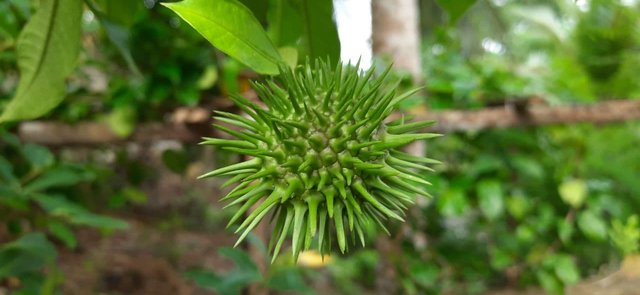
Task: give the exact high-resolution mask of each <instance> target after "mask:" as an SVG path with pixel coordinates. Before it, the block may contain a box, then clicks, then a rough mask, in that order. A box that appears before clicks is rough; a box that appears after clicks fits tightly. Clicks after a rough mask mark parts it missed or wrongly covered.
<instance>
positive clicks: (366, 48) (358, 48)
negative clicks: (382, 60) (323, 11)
mask: <svg viewBox="0 0 640 295" xmlns="http://www.w3.org/2000/svg"><path fill="white" fill-rule="evenodd" d="M333 5H334V6H335V12H336V23H337V24H338V35H339V36H340V46H341V49H340V59H341V60H342V61H343V62H345V63H346V62H350V63H353V64H355V63H356V62H357V61H358V58H360V57H362V60H361V61H360V67H361V68H362V69H368V68H369V67H371V62H372V50H371V1H370V0H334V1H333Z"/></svg>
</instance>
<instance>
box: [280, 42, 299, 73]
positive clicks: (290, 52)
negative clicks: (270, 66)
mask: <svg viewBox="0 0 640 295" xmlns="http://www.w3.org/2000/svg"><path fill="white" fill-rule="evenodd" d="M278 52H280V56H282V59H283V60H284V62H285V63H286V64H287V65H288V66H289V67H290V68H292V69H294V68H295V67H296V65H297V64H298V50H296V49H295V48H294V47H280V48H278Z"/></svg>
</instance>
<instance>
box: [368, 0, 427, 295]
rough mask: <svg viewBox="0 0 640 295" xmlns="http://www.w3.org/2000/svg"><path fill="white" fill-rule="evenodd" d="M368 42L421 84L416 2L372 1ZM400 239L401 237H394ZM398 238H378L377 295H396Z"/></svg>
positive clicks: (421, 149) (419, 148)
mask: <svg viewBox="0 0 640 295" xmlns="http://www.w3.org/2000/svg"><path fill="white" fill-rule="evenodd" d="M371 14H372V22H373V23H372V39H373V44H372V45H373V46H372V47H373V54H374V56H378V57H382V58H387V59H389V60H390V61H391V62H393V65H394V68H395V69H396V70H400V71H405V72H408V73H409V74H410V75H411V77H412V80H413V82H414V83H415V84H419V83H421V82H422V63H421V62H420V31H419V26H420V24H419V18H418V2H417V0H372V2H371ZM410 150H412V153H419V154H422V153H423V152H424V145H423V144H422V143H417V144H413V145H411V147H410ZM396 235H401V233H396ZM401 242H402V237H401V236H396V237H395V238H393V239H391V238H389V237H380V238H379V239H377V241H376V248H377V250H378V253H380V264H379V265H378V267H379V269H378V274H379V277H378V278H377V280H376V293H377V294H398V292H399V284H398V278H397V272H396V266H395V265H394V264H395V263H394V261H393V260H394V259H393V257H395V256H397V255H398V254H399V252H400V251H401V247H400V243H401Z"/></svg>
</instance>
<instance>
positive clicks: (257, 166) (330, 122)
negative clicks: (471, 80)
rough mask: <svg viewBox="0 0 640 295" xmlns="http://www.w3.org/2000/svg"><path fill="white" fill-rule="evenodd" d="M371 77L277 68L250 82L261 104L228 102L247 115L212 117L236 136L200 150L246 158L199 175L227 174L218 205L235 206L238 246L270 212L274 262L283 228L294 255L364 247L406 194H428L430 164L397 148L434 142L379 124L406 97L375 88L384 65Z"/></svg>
mask: <svg viewBox="0 0 640 295" xmlns="http://www.w3.org/2000/svg"><path fill="white" fill-rule="evenodd" d="M374 72H375V69H373V68H372V69H370V70H368V71H367V72H365V73H362V72H361V71H360V70H358V69H357V67H349V66H343V65H342V64H338V65H337V66H336V67H335V68H334V67H331V66H330V65H329V64H328V63H326V62H322V61H317V62H316V63H315V65H314V66H311V65H310V64H309V63H307V64H306V65H305V66H302V67H299V68H298V69H296V70H291V69H289V68H286V67H282V68H281V69H280V75H279V76H278V77H276V78H275V79H271V80H267V81H265V82H262V83H253V84H252V86H253V88H254V89H255V91H256V92H257V94H258V97H259V98H260V99H261V100H262V102H264V104H265V105H266V108H263V107H260V106H258V105H257V104H255V103H253V102H250V101H249V100H247V99H245V98H243V97H241V96H232V100H233V101H234V102H235V104H236V105H237V106H238V107H239V108H240V109H241V110H242V111H243V112H244V113H246V114H247V116H246V117H243V116H240V115H237V114H232V113H227V112H216V113H217V116H216V117H215V118H216V119H217V120H218V121H219V122H224V123H226V125H227V126H229V125H233V126H235V127H239V129H238V128H229V127H226V126H222V125H215V126H216V127H217V128H218V129H220V130H222V131H224V132H226V133H228V134H230V135H232V136H234V137H236V138H237V139H218V138H205V141H204V142H203V144H212V145H215V146H218V147H220V148H222V149H225V150H229V151H233V152H237V153H240V154H244V155H248V156H251V157H250V159H249V160H247V161H245V162H241V163H237V164H233V165H230V166H227V167H223V168H220V169H217V170H214V171H211V172H209V173H206V174H205V175H203V176H202V177H210V176H220V175H223V176H231V179H230V180H229V181H227V183H225V185H230V184H234V183H238V184H237V186H236V187H235V188H233V189H232V190H231V191H230V192H229V193H228V194H227V195H226V196H225V197H224V198H223V200H226V201H231V202H230V203H229V204H228V205H227V206H234V205H240V208H239V209H238V210H237V211H236V213H235V215H234V216H233V217H232V218H231V220H230V221H229V225H234V224H237V223H240V224H239V226H238V228H237V231H236V232H237V233H239V232H241V235H240V238H239V239H238V243H240V242H241V241H242V240H243V239H244V238H245V237H246V236H247V234H248V233H249V232H250V231H251V230H252V229H254V228H255V227H256V225H258V223H259V222H260V221H261V220H262V219H264V218H265V216H267V215H268V214H269V213H271V220H272V221H275V227H274V230H273V232H272V236H271V241H270V243H269V248H270V251H272V254H273V255H272V257H273V258H274V259H275V258H276V257H277V255H278V253H279V252H280V249H281V247H282V244H283V242H284V240H285V238H286V236H287V235H288V233H289V232H292V240H291V248H292V252H293V256H294V258H295V259H297V256H298V254H299V252H300V251H301V250H304V249H309V248H310V247H311V246H312V245H317V248H318V249H319V251H320V252H321V253H322V254H323V255H324V254H325V253H328V252H329V251H330V250H331V245H332V243H333V242H332V240H337V244H338V247H339V248H340V250H341V251H342V252H344V251H345V250H346V249H347V246H348V243H347V242H348V237H351V242H352V243H353V242H354V241H355V239H356V236H357V237H358V238H359V240H360V242H361V243H362V245H363V246H364V243H365V238H364V232H365V227H366V226H367V225H368V224H372V223H373V224H377V225H378V226H379V227H380V228H382V229H383V230H384V231H387V229H386V227H385V225H384V223H385V221H386V220H387V219H396V220H400V221H403V218H402V216H403V215H404V210H405V209H406V208H407V205H408V204H411V203H413V200H414V198H415V196H416V195H423V196H428V194H427V193H426V192H424V191H423V190H422V189H420V187H423V186H424V185H428V184H429V183H428V182H427V181H425V180H424V179H423V178H422V177H421V175H422V173H421V171H424V170H427V171H429V170H431V168H429V167H428V166H427V165H428V164H434V163H438V162H437V161H435V160H432V159H428V158H424V157H417V156H413V155H410V154H406V153H404V152H401V151H399V150H398V148H400V147H402V146H405V145H406V144H408V143H411V142H413V141H416V140H422V139H428V138H432V137H435V136H438V134H433V133H413V132H415V131H418V130H420V129H422V128H424V127H426V126H429V125H431V124H433V122H427V121H424V122H413V123H409V122H405V119H404V118H401V119H398V120H395V121H392V122H389V123H385V119H386V118H387V117H388V116H389V115H390V114H391V113H392V111H393V110H394V109H395V107H396V106H397V104H398V103H399V102H401V101H402V100H403V99H406V98H407V97H409V96H411V95H412V94H413V93H415V91H411V92H408V93H404V94H402V95H396V93H395V89H390V90H389V89H386V88H384V86H385V85H384V82H385V77H386V76H387V74H388V72H389V69H387V70H386V71H385V72H384V73H382V74H381V75H380V76H379V77H378V78H373V74H374ZM238 130H241V131H238ZM250 208H254V210H253V211H251V213H249V214H248V216H247V217H246V218H244V219H243V220H242V222H239V220H241V218H242V217H243V215H244V214H245V213H246V212H247V211H249V210H250Z"/></svg>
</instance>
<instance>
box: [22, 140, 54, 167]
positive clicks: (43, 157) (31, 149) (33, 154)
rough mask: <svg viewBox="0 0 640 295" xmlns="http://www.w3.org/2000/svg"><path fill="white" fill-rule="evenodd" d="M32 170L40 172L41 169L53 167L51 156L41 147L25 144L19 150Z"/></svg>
mask: <svg viewBox="0 0 640 295" xmlns="http://www.w3.org/2000/svg"><path fill="white" fill-rule="evenodd" d="M20 151H21V152H22V155H23V156H24V158H25V159H27V161H29V164H30V165H31V169H33V170H41V169H43V168H46V167H49V166H51V165H53V162H54V160H55V159H54V157H53V154H52V153H51V152H50V151H49V150H48V149H47V148H46V147H43V146H41V145H35V144H25V145H24V146H22V149H21V150H20Z"/></svg>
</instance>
